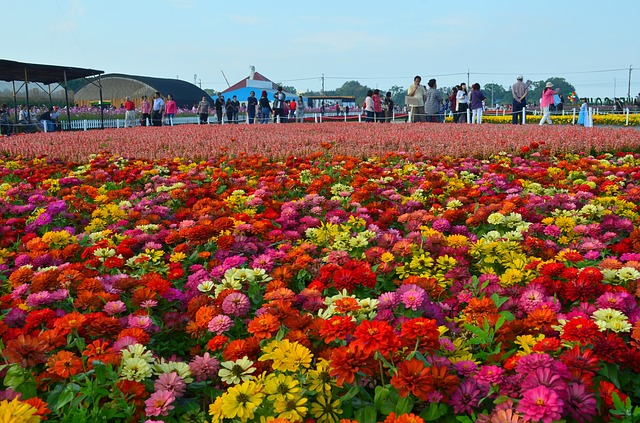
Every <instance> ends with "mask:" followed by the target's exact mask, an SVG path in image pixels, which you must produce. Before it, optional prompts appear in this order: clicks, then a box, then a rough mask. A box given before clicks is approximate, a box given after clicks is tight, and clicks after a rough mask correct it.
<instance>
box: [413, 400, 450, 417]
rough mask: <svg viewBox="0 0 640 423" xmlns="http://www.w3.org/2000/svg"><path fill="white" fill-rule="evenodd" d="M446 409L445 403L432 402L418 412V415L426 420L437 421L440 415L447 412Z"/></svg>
mask: <svg viewBox="0 0 640 423" xmlns="http://www.w3.org/2000/svg"><path fill="white" fill-rule="evenodd" d="M447 411H449V407H448V406H447V405H446V404H441V403H436V402H432V403H431V404H429V408H426V409H424V411H422V413H420V417H422V418H423V419H424V420H425V421H427V422H432V421H439V420H440V417H442V416H444V415H445V414H447Z"/></svg>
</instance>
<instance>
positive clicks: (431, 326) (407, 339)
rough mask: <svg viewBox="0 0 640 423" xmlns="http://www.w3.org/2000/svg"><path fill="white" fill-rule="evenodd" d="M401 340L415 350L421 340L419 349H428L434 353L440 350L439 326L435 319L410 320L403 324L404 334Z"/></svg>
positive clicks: (420, 318)
mask: <svg viewBox="0 0 640 423" xmlns="http://www.w3.org/2000/svg"><path fill="white" fill-rule="evenodd" d="M400 338H401V339H402V341H403V342H404V343H405V345H406V346H407V347H409V348H414V347H415V344H416V341H418V340H419V345H418V348H419V349H421V350H422V349H427V350H429V351H433V350H435V349H437V348H439V346H440V344H439V342H438V338H440V331H439V330H438V324H437V323H436V321H435V320H434V319H426V318H423V317H419V318H416V319H412V320H408V321H406V322H404V323H403V324H402V332H401V333H400Z"/></svg>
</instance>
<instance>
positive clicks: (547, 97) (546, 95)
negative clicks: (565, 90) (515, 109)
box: [540, 82, 558, 126]
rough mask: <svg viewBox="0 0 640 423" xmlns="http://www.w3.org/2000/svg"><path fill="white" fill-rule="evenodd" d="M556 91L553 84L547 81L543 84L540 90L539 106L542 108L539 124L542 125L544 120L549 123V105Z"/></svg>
mask: <svg viewBox="0 0 640 423" xmlns="http://www.w3.org/2000/svg"><path fill="white" fill-rule="evenodd" d="M557 92H558V90H557V89H555V90H554V89H553V84H552V83H551V82H547V83H546V84H545V86H544V90H543V91H542V99H540V107H541V108H542V119H540V126H542V125H544V123H545V122H548V123H549V125H551V123H552V122H551V108H550V106H551V105H552V104H553V96H554V94H556V93H557Z"/></svg>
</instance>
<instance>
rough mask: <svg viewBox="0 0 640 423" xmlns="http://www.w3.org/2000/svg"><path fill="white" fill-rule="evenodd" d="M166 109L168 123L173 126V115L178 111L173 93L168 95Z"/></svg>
mask: <svg viewBox="0 0 640 423" xmlns="http://www.w3.org/2000/svg"><path fill="white" fill-rule="evenodd" d="M164 111H165V114H166V118H167V124H168V125H170V126H173V117H174V116H175V114H176V113H178V105H177V104H176V102H175V100H174V99H173V96H172V95H171V94H169V95H167V104H165V106H164Z"/></svg>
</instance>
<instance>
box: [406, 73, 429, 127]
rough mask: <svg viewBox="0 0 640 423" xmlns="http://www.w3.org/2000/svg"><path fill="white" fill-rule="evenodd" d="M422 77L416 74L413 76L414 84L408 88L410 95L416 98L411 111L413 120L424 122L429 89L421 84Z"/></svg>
mask: <svg viewBox="0 0 640 423" xmlns="http://www.w3.org/2000/svg"><path fill="white" fill-rule="evenodd" d="M421 81H422V78H421V77H420V76H419V75H416V76H415V77H414V78H413V84H412V85H411V86H410V87H409V89H408V90H407V94H408V95H409V97H414V98H415V104H412V105H411V108H410V109H409V111H410V112H411V121H412V122H424V120H425V119H424V101H425V99H426V97H427V90H426V89H425V87H424V86H423V85H420V82H421Z"/></svg>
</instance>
